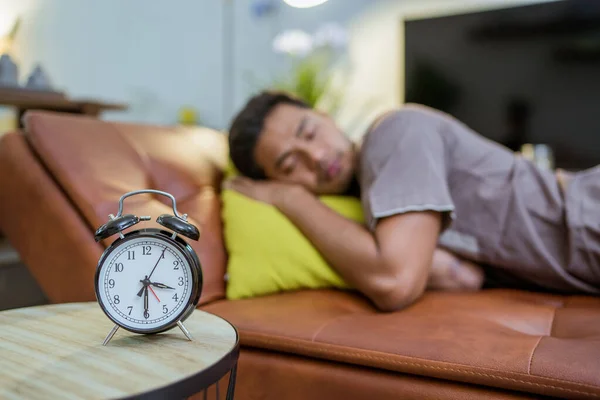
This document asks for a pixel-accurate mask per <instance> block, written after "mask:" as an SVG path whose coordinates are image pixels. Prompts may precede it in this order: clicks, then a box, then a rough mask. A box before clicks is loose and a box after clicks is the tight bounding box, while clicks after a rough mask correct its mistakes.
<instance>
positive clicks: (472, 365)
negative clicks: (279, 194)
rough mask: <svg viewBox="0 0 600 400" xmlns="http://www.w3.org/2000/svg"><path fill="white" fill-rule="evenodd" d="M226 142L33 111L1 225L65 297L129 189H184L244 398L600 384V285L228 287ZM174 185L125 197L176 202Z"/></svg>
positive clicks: (7, 149)
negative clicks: (234, 335) (234, 291)
mask: <svg viewBox="0 0 600 400" xmlns="http://www.w3.org/2000/svg"><path fill="white" fill-rule="evenodd" d="M226 155H227V143H226V140H225V137H224V135H223V134H221V133H218V132H215V131H211V130H209V129H201V128H197V129H195V128H182V127H157V126H143V125H134V124H124V123H121V124H118V123H111V122H103V121H99V120H96V119H92V118H89V117H80V116H73V115H61V114H53V113H48V112H40V111H37V112H30V113H29V114H27V115H26V117H25V131H23V132H14V133H10V134H7V135H5V136H3V137H2V139H1V142H0V230H1V231H2V232H3V233H4V235H5V236H6V237H7V238H8V239H9V241H10V242H11V243H12V245H13V246H14V247H15V248H16V249H17V250H18V252H19V253H20V255H21V257H22V259H23V260H24V261H25V263H26V264H27V265H28V268H29V269H30V271H31V273H32V275H33V276H34V277H35V278H36V280H37V282H38V283H39V285H40V286H41V288H42V289H43V291H44V293H45V294H46V296H47V297H48V299H49V300H50V301H51V302H53V303H60V302H76V301H93V300H95V296H94V290H93V275H94V269H95V267H96V263H97V261H98V258H99V256H100V254H101V252H102V250H103V248H104V246H106V243H102V244H98V243H96V242H94V239H93V233H94V231H95V229H96V228H97V227H98V226H100V225H101V224H103V223H104V222H105V221H106V220H107V216H108V214H110V213H113V214H115V213H116V211H117V205H118V200H119V197H120V196H121V195H122V194H124V193H126V192H129V191H132V190H137V189H143V188H154V189H160V190H164V191H167V192H169V193H172V194H173V195H174V196H175V197H176V199H177V206H178V209H179V210H181V211H182V212H185V213H187V214H188V215H189V216H190V220H191V221H192V222H193V223H196V224H197V225H198V226H199V227H200V229H201V232H202V236H201V239H200V241H199V242H198V243H192V245H193V246H194V247H195V249H196V251H197V252H198V254H199V255H200V259H201V262H202V264H203V270H204V276H205V286H204V291H203V293H202V297H201V305H200V308H202V309H204V310H207V311H209V312H212V313H215V314H217V315H220V316H223V317H225V318H226V319H228V320H229V321H231V322H232V323H233V324H234V325H235V326H236V327H237V328H238V330H239V332H240V336H241V345H242V352H241V356H240V364H239V370H238V380H237V389H236V398H237V399H307V398H308V399H312V400H317V399H378V400H384V399H399V398H402V399H410V398H414V399H424V398H443V399H450V398H453V399H467V398H481V397H486V398H495V399H496V398H497V399H508V398H511V399H512V398H541V397H559V398H600V299H598V298H592V297H586V296H562V295H551V294H542V293H534V292H527V291H523V290H514V289H512V290H508V289H488V290H484V291H481V292H478V293H474V294H471V293H438V292H428V293H427V294H426V295H425V296H424V297H423V298H422V299H421V300H420V301H418V302H417V303H416V304H414V305H413V306H411V307H409V308H406V309H404V310H402V311H398V312H393V313H380V312H377V311H376V310H375V309H374V307H373V306H372V305H371V304H370V303H369V302H368V301H367V300H366V299H365V298H363V297H362V296H360V295H358V294H356V293H351V292H345V291H337V290H311V291H299V292H288V293H282V294H277V295H273V296H267V297H261V298H253V299H247V300H238V301H229V300H226V299H225V285H226V281H225V279H224V276H225V270H226V261H227V252H226V248H225V246H224V242H223V238H222V227H221V219H220V213H219V211H220V201H219V187H220V180H221V179H222V170H223V168H224V167H225V163H226ZM161 197H162V196H158V197H154V196H153V195H145V197H144V196H135V197H132V198H130V199H131V201H130V202H129V203H126V207H128V210H129V211H130V212H133V213H136V214H138V215H152V216H157V215H159V214H162V213H165V212H166V213H168V212H170V211H169V210H171V209H170V205H169V204H168V202H164V200H163V199H162V198H161ZM136 198H137V199H136ZM134 199H136V200H134ZM128 200H129V199H128ZM166 200H167V201H168V199H166ZM144 224H147V225H148V226H153V224H154V222H153V221H152V222H147V223H144ZM137 227H139V225H138V226H137Z"/></svg>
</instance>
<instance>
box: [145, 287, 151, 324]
mask: <svg viewBox="0 0 600 400" xmlns="http://www.w3.org/2000/svg"><path fill="white" fill-rule="evenodd" d="M144 289H145V290H144V317H145V318H148V317H147V316H150V313H149V312H148V286H147V285H146V286H144Z"/></svg>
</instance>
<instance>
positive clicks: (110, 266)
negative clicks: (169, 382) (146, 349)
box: [96, 235, 195, 333]
mask: <svg viewBox="0 0 600 400" xmlns="http://www.w3.org/2000/svg"><path fill="white" fill-rule="evenodd" d="M194 285H195V284H194V274H193V272H192V268H191V262H190V259H189V258H188V256H187V255H186V254H185V251H183V250H182V249H181V246H180V245H179V244H178V243H177V242H175V241H174V240H170V238H169V237H167V236H161V235H136V236H133V237H126V238H125V239H122V240H121V242H120V243H118V244H117V245H116V246H114V247H113V248H112V249H111V251H110V252H109V253H107V254H105V255H104V256H103V259H102V260H101V262H100V266H99V269H98V274H97V282H96V294H97V296H98V300H99V303H100V305H101V306H102V307H103V308H104V311H105V312H106V314H107V315H108V316H109V317H110V318H111V319H112V320H113V321H114V322H115V323H117V324H119V325H121V326H123V327H124V328H125V329H128V330H131V331H134V332H146V333H151V332H158V331H162V330H165V329H168V328H170V327H172V326H173V325H174V324H176V323H177V321H178V320H179V318H180V317H181V316H182V314H184V313H185V312H186V311H187V310H188V306H189V304H190V298H191V297H192V296H194V295H195V293H194V292H195V290H194Z"/></svg>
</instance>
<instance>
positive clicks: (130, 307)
mask: <svg viewBox="0 0 600 400" xmlns="http://www.w3.org/2000/svg"><path fill="white" fill-rule="evenodd" d="M127 308H128V309H129V315H131V310H133V306H127Z"/></svg>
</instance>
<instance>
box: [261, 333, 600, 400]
mask: <svg viewBox="0 0 600 400" xmlns="http://www.w3.org/2000/svg"><path fill="white" fill-rule="evenodd" d="M255 339H258V341H262V342H264V343H276V342H275V341H272V340H269V339H261V338H255ZM293 346H295V347H296V348H299V349H304V350H312V351H315V350H316V351H317V352H324V351H323V349H318V348H317V349H314V348H311V347H309V346H304V345H298V344H294V345H293ZM326 352H327V353H331V354H334V355H340V356H354V357H360V358H366V359H371V360H377V361H385V362H387V363H392V364H396V365H408V366H413V367H422V368H427V369H436V370H442V371H452V372H460V373H463V374H467V375H477V376H484V377H490V378H494V379H500V380H506V381H512V382H519V383H524V384H526V385H533V386H540V387H546V388H551V389H556V390H559V391H566V392H571V393H578V394H585V395H590V396H593V397H597V398H600V394H597V393H594V392H591V391H583V390H577V389H567V388H564V387H561V386H555V385H549V384H544V383H536V382H530V381H526V380H522V379H516V378H508V377H504V376H499V375H494V374H487V373H483V372H475V371H468V370H464V369H459V368H450V367H439V366H434V365H427V364H421V363H415V362H409V361H400V360H390V359H389V358H386V357H379V356H373V355H369V354H358V353H353V352H346V351H339V350H329V349H328V350H326ZM540 378H542V379H546V380H550V381H556V382H561V383H566V384H571V385H573V384H575V385H581V386H586V387H589V388H591V389H596V390H597V389H598V387H597V386H593V385H588V384H585V383H576V382H571V381H565V380H561V379H556V378H549V377H548V378H547V377H540Z"/></svg>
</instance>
